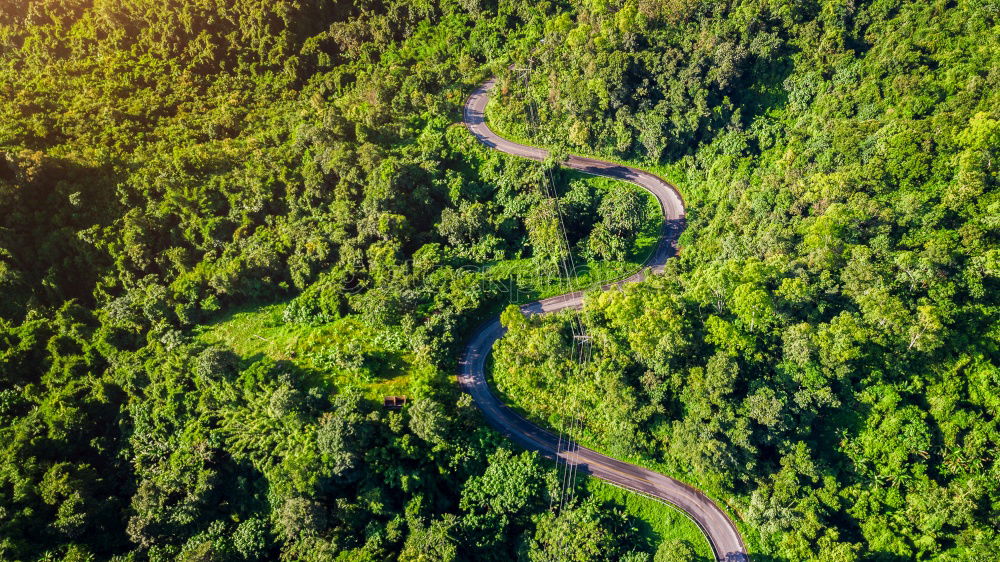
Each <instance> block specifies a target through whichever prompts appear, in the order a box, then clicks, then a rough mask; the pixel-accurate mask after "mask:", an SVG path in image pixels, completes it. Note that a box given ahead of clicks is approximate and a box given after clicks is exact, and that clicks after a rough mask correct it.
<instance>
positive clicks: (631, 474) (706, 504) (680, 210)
mask: <svg viewBox="0 0 1000 562" xmlns="http://www.w3.org/2000/svg"><path fill="white" fill-rule="evenodd" d="M494 84H495V79H492V78H491V79H490V80H487V81H486V82H484V83H483V84H482V85H480V86H479V88H477V89H476V91H475V92H473V93H472V95H471V96H470V97H469V99H468V101H467V102H466V103H465V109H464V112H463V120H464V122H465V126H466V127H467V128H468V129H469V131H470V132H471V133H472V134H473V135H474V136H475V137H476V138H477V139H479V141H480V142H482V143H483V144H485V145H486V146H488V147H490V148H493V149H496V150H499V151H501V152H506V153H507V154H513V155H515V156H520V157H522V158H529V159H531V160H538V161H542V160H545V158H547V157H548V155H549V153H548V151H546V150H544V149H541V148H537V147H533V146H526V145H523V144H518V143H515V142H512V141H509V140H507V139H505V138H503V137H501V136H499V135H497V134H496V133H494V132H493V131H491V130H490V128H489V127H488V126H487V125H486V119H485V110H486V103H487V102H488V101H489V92H490V90H491V89H492V88H493V86H494ZM562 165H563V166H565V167H567V168H573V169H575V170H580V171H582V172H586V173H589V174H594V175H597V176H605V177H609V178H615V179H620V180H625V181H629V182H632V183H634V184H636V185H638V186H640V187H642V188H644V189H646V190H648V191H649V192H650V193H652V194H653V195H654V196H655V197H656V199H657V200H658V201H659V202H660V207H661V208H662V209H663V216H664V227H663V236H662V237H661V239H660V243H659V244H658V246H657V248H656V250H654V251H653V253H652V254H651V255H650V257H649V259H648V260H647V261H646V264H645V265H646V267H645V268H644V270H646V271H652V272H654V273H660V272H662V271H663V267H664V265H665V264H666V262H667V260H668V259H670V257H672V256H673V255H674V253H675V251H676V246H677V237H678V236H679V235H680V232H681V231H682V230H683V228H684V203H683V201H682V200H681V198H680V195H678V193H677V190H676V189H675V188H674V186H672V185H670V184H669V183H667V182H666V181H664V180H662V179H660V178H658V177H657V176H655V175H653V174H650V173H649V172H645V171H643V170H638V169H635V168H630V167H628V166H622V165H619V164H612V163H610V162H604V161H601V160H594V159H591V158H583V157H581V156H570V157H569V158H568V159H567V160H566V161H565V162H563V163H562ZM644 275H645V273H644V272H639V273H636V274H635V275H632V276H631V277H628V278H626V279H624V280H622V281H619V282H618V283H628V282H632V281H638V280H641V279H642V278H643V276H644ZM582 304H583V294H582V292H573V293H567V294H565V295H559V296H557V297H552V298H548V299H544V300H541V301H536V302H533V303H529V304H526V305H524V306H522V307H521V310H522V312H523V313H524V314H526V315H532V314H546V313H550V312H555V311H557V310H563V309H566V308H579V307H580V306H581V305H582ZM504 331H505V329H504V328H503V326H501V325H500V320H499V318H497V319H494V320H493V321H492V322H490V323H488V324H486V325H485V326H483V327H481V328H480V329H479V331H478V332H476V334H475V335H474V336H473V337H472V340H471V341H470V342H469V344H468V346H467V347H466V348H465V352H464V353H463V355H462V359H461V361H460V366H459V375H458V382H459V385H460V386H461V388H462V390H464V391H465V392H468V393H469V394H471V395H472V398H473V400H474V401H475V403H476V405H477V406H479V408H480V410H482V412H483V415H484V417H485V418H486V421H487V422H488V423H489V424H490V425H491V426H493V427H494V428H496V429H497V430H499V431H501V432H502V433H504V434H506V435H507V436H508V437H509V438H510V439H511V440H513V441H514V442H515V443H517V444H519V445H521V446H523V447H525V448H527V449H531V450H534V451H538V452H539V453H541V454H542V455H544V456H546V457H548V458H550V459H555V458H556V453H557V451H558V452H559V457H560V458H561V459H562V460H563V461H565V462H567V463H570V464H576V465H577V467H578V469H579V470H580V471H581V472H585V473H587V474H590V475H591V476H595V477H597V478H600V479H602V480H606V481H608V482H611V483H613V484H616V485H618V486H622V487H624V488H628V489H630V490H633V491H636V492H639V493H641V494H645V495H647V496H652V497H654V498H657V499H660V500H663V501H665V502H668V503H670V504H673V505H674V506H676V507H678V508H679V509H681V510H682V511H684V512H685V513H687V514H688V515H689V516H690V517H691V519H692V520H694V522H695V523H697V524H698V526H699V527H701V530H702V532H704V533H705V536H706V537H707V538H708V542H709V544H710V545H711V547H712V550H713V551H714V553H715V557H716V558H717V559H718V560H723V561H726V562H737V561H739V562H747V561H749V557H748V556H747V551H746V547H745V546H744V544H743V539H742V538H741V537H740V533H739V531H738V530H737V529H736V526H735V525H734V524H733V522H732V521H731V520H730V519H729V517H728V516H726V514H725V512H723V511H722V510H721V509H719V506H717V505H716V504H715V502H713V501H712V500H711V499H709V498H708V496H706V495H705V494H703V493H702V492H701V491H699V490H697V489H695V488H693V487H691V486H689V485H687V484H685V483H683V482H680V481H679V480H675V479H673V478H670V477H669V476H665V475H663V474H660V473H658V472H653V471H651V470H648V469H645V468H642V467H639V466H635V465H632V464H629V463H626V462H622V461H619V460H616V459H613V458H611V457H608V456H605V455H602V454H600V453H598V452H596V451H592V450H590V449H586V448H583V447H580V448H579V449H578V450H577V451H576V452H573V453H570V452H567V451H564V450H562V449H561V448H560V447H559V438H558V436H556V435H555V434H553V433H551V432H549V431H546V430H544V429H542V428H540V427H538V426H536V425H534V424H532V423H531V422H529V421H527V420H525V419H524V418H523V417H521V416H520V415H518V414H517V413H515V412H514V411H513V410H511V409H510V408H509V407H508V406H507V405H505V404H504V403H502V402H500V400H498V399H497V397H496V396H495V395H494V394H493V392H492V391H491V390H490V387H489V384H488V383H487V381H486V357H487V356H488V355H489V354H490V352H491V350H492V349H493V344H494V343H495V342H496V341H497V340H498V339H500V338H501V337H502V336H503V334H504Z"/></svg>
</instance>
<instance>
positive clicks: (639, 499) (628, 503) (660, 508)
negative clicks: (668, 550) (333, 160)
mask: <svg viewBox="0 0 1000 562" xmlns="http://www.w3.org/2000/svg"><path fill="white" fill-rule="evenodd" d="M587 491H589V492H590V494H591V495H592V496H594V497H595V498H597V499H598V500H600V501H602V502H607V503H611V504H615V505H617V506H619V507H621V508H622V509H624V510H625V512H626V513H628V514H629V515H631V516H633V517H635V518H637V519H639V520H640V521H642V522H643V523H644V524H642V525H639V533H640V535H641V536H642V537H643V538H644V539H646V540H647V541H649V543H650V544H651V545H654V548H655V545H659V544H660V543H662V542H663V541H668V540H670V541H684V542H687V543H688V544H689V545H691V547H692V548H693V549H694V551H695V553H696V554H697V555H698V560H699V561H700V560H705V561H706V562H707V561H710V560H714V559H715V558H714V557H713V555H712V548H711V547H710V546H709V544H708V540H707V539H706V538H705V535H704V534H703V533H702V532H701V529H700V528H699V527H698V525H695V523H694V521H691V519H690V518H688V516H687V515H685V514H684V513H682V512H681V511H680V510H679V509H677V508H676V507H674V506H672V505H669V504H666V503H664V502H661V501H657V500H654V499H652V498H647V497H646V496H642V495H639V494H635V493H632V492H629V491H626V490H623V489H621V488H618V487H616V486H612V485H611V484H608V483H607V482H604V481H603V480H598V479H596V478H588V479H587Z"/></svg>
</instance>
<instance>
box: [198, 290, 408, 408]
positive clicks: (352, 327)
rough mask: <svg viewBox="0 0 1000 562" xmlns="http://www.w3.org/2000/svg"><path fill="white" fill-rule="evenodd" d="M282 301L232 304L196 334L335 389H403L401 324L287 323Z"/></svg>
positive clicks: (374, 393) (374, 394) (378, 394)
mask: <svg viewBox="0 0 1000 562" xmlns="http://www.w3.org/2000/svg"><path fill="white" fill-rule="evenodd" d="M284 308H285V305H284V304H283V303H278V304H270V305H265V306H255V307H245V308H242V309H236V310H234V311H232V312H230V313H228V314H226V315H225V316H223V317H221V318H220V319H219V320H217V321H215V322H213V323H210V324H207V325H203V326H199V327H198V328H196V330H195V334H196V337H197V338H198V339H199V340H201V341H203V342H204V343H207V344H218V345H224V346H226V347H229V348H230V349H232V350H233V351H234V352H236V354H237V355H239V356H240V357H242V358H243V360H244V361H246V362H248V363H249V362H253V361H256V360H259V359H263V358H270V359H273V360H275V361H290V362H292V363H294V364H295V365H296V366H297V367H299V368H301V369H303V370H305V371H308V372H310V373H312V374H314V375H317V376H319V377H322V378H323V379H324V380H326V381H327V382H329V383H332V384H333V385H335V386H336V387H337V388H340V389H346V388H358V389H361V390H362V391H363V392H364V393H365V395H366V396H368V397H369V398H371V399H375V400H381V398H382V397H383V396H388V395H402V394H406V391H407V388H408V386H409V382H410V378H411V375H412V371H413V368H414V367H413V358H412V356H411V355H410V353H409V352H408V348H407V345H406V339H405V334H403V331H402V329H401V328H400V327H398V326H395V327H379V328H376V327H373V326H371V325H369V324H367V323H365V322H363V321H362V320H361V319H360V318H358V317H356V316H348V317H345V318H341V319H338V320H336V321H334V322H330V323H327V324H320V325H310V324H298V323H293V322H286V321H285V320H284V319H283V317H282V315H283V312H284Z"/></svg>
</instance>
